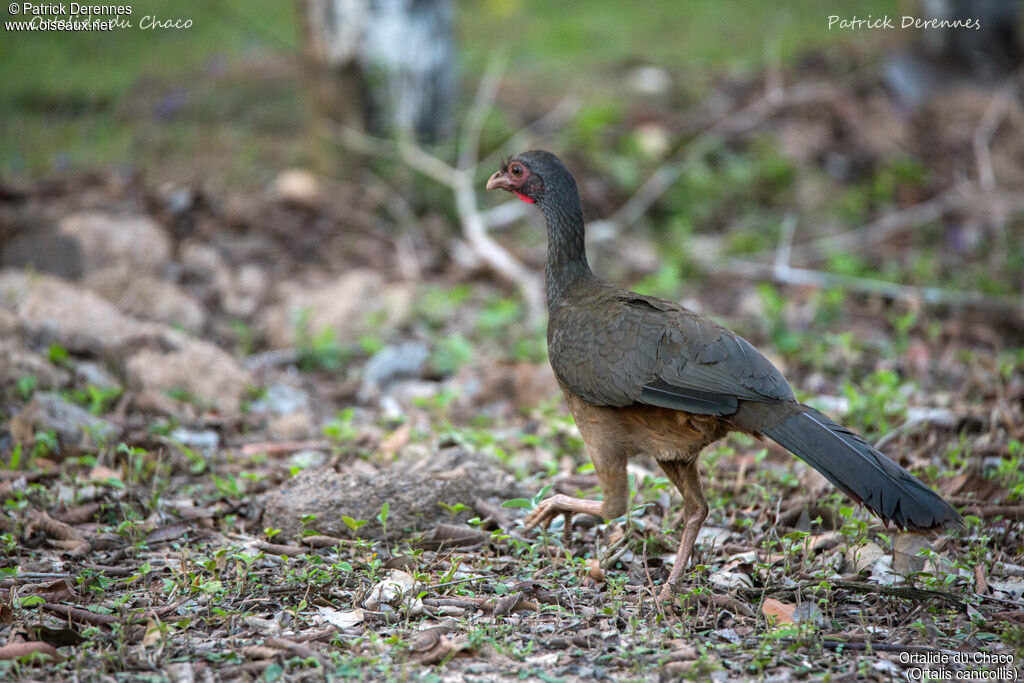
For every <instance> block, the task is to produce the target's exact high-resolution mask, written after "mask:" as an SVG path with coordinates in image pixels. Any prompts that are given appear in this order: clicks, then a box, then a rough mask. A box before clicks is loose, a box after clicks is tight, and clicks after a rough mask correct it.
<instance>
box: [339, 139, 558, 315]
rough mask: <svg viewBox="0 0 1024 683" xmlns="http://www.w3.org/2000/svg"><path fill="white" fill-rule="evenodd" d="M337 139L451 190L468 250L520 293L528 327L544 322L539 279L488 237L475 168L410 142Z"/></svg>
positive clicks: (472, 165) (473, 165)
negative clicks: (450, 161)
mask: <svg viewBox="0 0 1024 683" xmlns="http://www.w3.org/2000/svg"><path fill="white" fill-rule="evenodd" d="M338 139H339V141H340V142H341V143H342V144H343V145H346V146H348V147H350V148H353V149H356V150H357V151H360V152H362V153H364V154H371V155H374V156H380V157H387V158H397V159H399V160H401V161H403V162H404V163H406V164H408V165H409V166H410V167H411V168H413V169H414V170H416V171H419V172H420V173H422V174H423V175H425V176H427V177H429V178H431V179H433V180H435V181H436V182H438V183H440V184H441V185H444V186H445V187H448V188H449V189H451V191H452V193H453V194H454V195H455V207H456V210H457V212H458V214H459V223H460V225H461V226H462V233H463V235H465V237H466V242H467V243H468V244H469V246H470V248H471V249H472V250H473V252H474V253H475V254H476V255H477V256H478V257H480V259H481V260H482V261H483V262H484V263H486V264H487V266H488V267H489V268H490V269H491V270H492V271H494V272H495V273H496V274H497V275H498V276H500V277H502V278H503V279H505V280H506V281H508V282H510V283H511V284H513V285H515V286H516V287H517V288H518V289H519V291H520V293H521V295H522V297H523V301H524V302H525V303H526V308H527V319H528V320H529V322H530V323H531V324H536V323H537V322H539V321H540V320H541V319H542V318H543V315H544V300H543V297H542V295H541V292H542V287H541V281H540V277H539V276H537V275H536V274H535V273H533V272H532V271H530V270H529V269H528V268H527V267H526V266H524V265H523V264H522V263H520V262H519V261H518V260H517V259H516V258H515V257H514V256H512V254H510V253H509V252H508V251H507V250H506V249H505V248H504V247H502V246H501V245H500V244H498V243H497V242H495V241H494V240H493V239H491V237H490V236H489V235H488V234H487V223H486V221H485V220H484V218H483V215H482V214H481V213H480V210H479V208H478V205H477V199H476V188H475V187H474V185H473V178H474V175H475V169H476V165H475V164H471V166H470V168H454V167H452V166H451V165H449V164H447V163H445V162H444V161H442V160H440V159H438V158H437V157H435V156H433V155H431V154H430V153H429V152H426V151H425V150H424V149H423V148H422V147H420V146H418V145H417V144H415V143H414V142H412V141H409V140H405V141H399V142H392V141H390V140H384V139H382V138H377V137H373V136H371V135H367V134H366V133H363V132H360V131H358V130H354V129H352V128H344V127H343V128H342V129H341V131H340V134H339V137H338Z"/></svg>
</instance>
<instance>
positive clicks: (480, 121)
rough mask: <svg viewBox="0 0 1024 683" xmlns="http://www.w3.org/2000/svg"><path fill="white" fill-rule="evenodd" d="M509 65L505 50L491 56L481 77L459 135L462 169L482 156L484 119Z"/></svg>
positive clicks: (495, 97) (470, 165)
mask: <svg viewBox="0 0 1024 683" xmlns="http://www.w3.org/2000/svg"><path fill="white" fill-rule="evenodd" d="M507 66H508V57H507V54H506V51H504V50H503V51H502V52H500V53H499V54H497V55H495V56H494V57H492V58H491V61H490V63H489V64H488V65H487V71H485V72H484V75H483V77H482V78H481V79H480V85H478V86H477V89H476V97H475V98H474V99H473V107H472V108H471V109H470V110H469V113H468V114H467V115H466V122H465V124H464V125H463V130H462V135H460V136H459V168H461V169H469V168H475V167H476V163H477V159H479V157H480V136H481V135H482V134H483V129H484V121H486V120H487V113H488V112H490V111H491V108H492V107H493V106H494V102H495V100H496V99H497V98H498V90H499V89H500V88H501V79H502V78H503V77H504V75H505V69H506V68H507Z"/></svg>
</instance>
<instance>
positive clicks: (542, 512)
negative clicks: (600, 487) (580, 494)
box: [523, 493, 601, 529]
mask: <svg viewBox="0 0 1024 683" xmlns="http://www.w3.org/2000/svg"><path fill="white" fill-rule="evenodd" d="M577 512H581V513H585V514H588V515H600V514H601V503H600V501H596V500H583V499H580V498H572V497H570V496H566V495H563V494H561V493H556V494H555V495H553V496H551V497H550V498H545V499H544V500H542V501H541V502H540V503H539V504H538V505H537V507H536V508H535V509H534V510H533V511H532V512H530V514H528V515H527V516H526V519H525V520H523V523H524V524H525V525H526V528H527V529H533V528H534V527H537V526H542V527H543V528H545V529H547V528H548V526H549V525H550V524H551V522H552V521H554V519H555V518H556V517H558V516H559V515H565V516H566V528H568V526H569V525H568V522H569V520H570V519H571V517H572V515H573V514H574V513H577Z"/></svg>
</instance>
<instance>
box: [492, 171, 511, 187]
mask: <svg viewBox="0 0 1024 683" xmlns="http://www.w3.org/2000/svg"><path fill="white" fill-rule="evenodd" d="M494 188H499V189H502V190H507V189H508V178H506V177H505V174H504V173H502V172H501V171H495V172H494V175H492V176H491V177H490V178H489V179H488V180H487V189H488V190H493V189H494Z"/></svg>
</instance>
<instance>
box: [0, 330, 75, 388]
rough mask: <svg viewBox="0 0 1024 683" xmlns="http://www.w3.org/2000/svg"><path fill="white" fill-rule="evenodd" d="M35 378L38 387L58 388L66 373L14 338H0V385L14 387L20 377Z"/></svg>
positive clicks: (64, 380) (62, 382)
mask: <svg viewBox="0 0 1024 683" xmlns="http://www.w3.org/2000/svg"><path fill="white" fill-rule="evenodd" d="M29 375H31V376H32V377H34V378H35V381H34V386H35V388H38V389H58V388H60V387H61V386H62V385H63V384H64V383H65V382H67V380H68V373H67V371H65V370H64V369H63V368H58V367H57V366H55V365H54V364H53V363H51V362H50V361H48V360H47V359H46V358H43V357H42V356H41V355H39V354H38V353H35V352H33V351H30V350H28V349H25V348H22V347H21V346H20V345H19V344H18V343H17V341H16V340H15V339H3V338H0V386H4V387H14V386H17V384H18V382H19V381H20V380H21V378H22V377H26V376H29Z"/></svg>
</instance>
